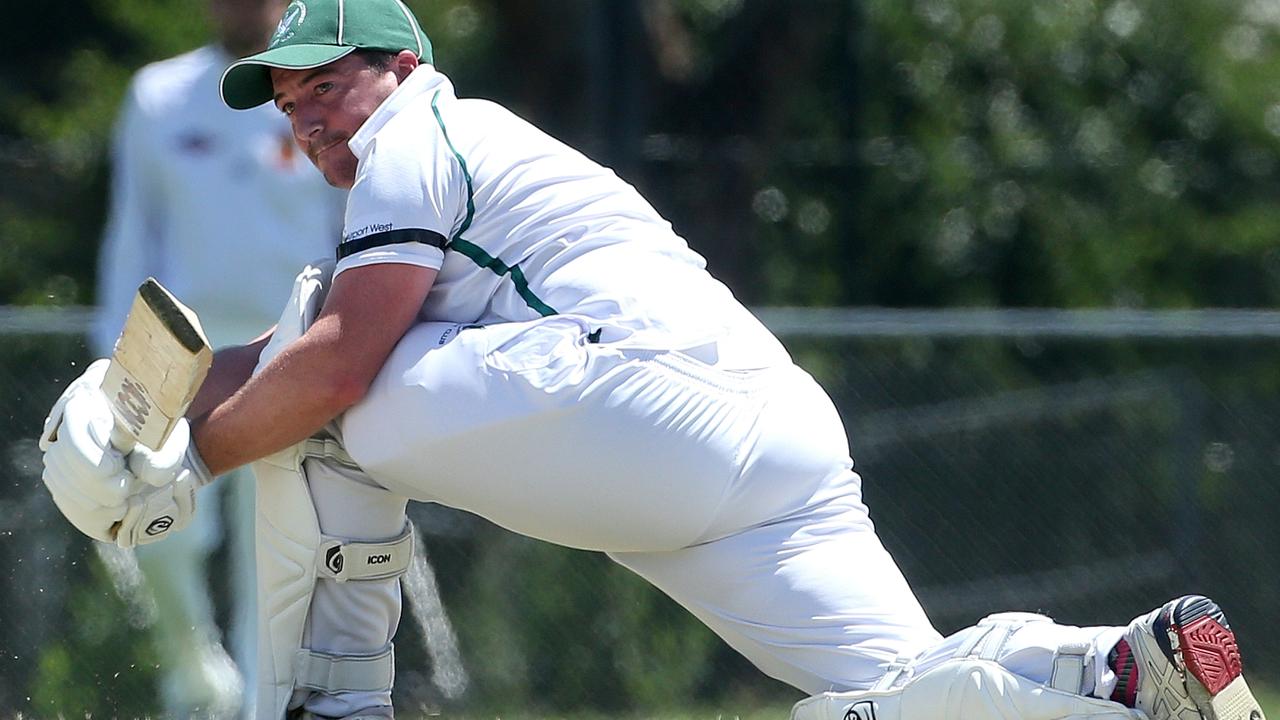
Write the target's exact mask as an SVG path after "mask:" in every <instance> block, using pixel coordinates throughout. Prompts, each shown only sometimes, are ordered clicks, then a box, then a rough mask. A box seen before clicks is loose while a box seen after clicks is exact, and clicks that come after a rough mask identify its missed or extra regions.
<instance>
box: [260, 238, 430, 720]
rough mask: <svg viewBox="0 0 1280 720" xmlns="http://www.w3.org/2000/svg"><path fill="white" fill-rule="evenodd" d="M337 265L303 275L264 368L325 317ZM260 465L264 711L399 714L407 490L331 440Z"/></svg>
mask: <svg viewBox="0 0 1280 720" xmlns="http://www.w3.org/2000/svg"><path fill="white" fill-rule="evenodd" d="M332 270H333V266H332V264H331V263H330V264H327V265H322V266H319V267H310V266H309V267H307V268H305V269H304V270H303V271H302V273H301V274H299V275H298V278H297V280H296V281H295V282H294V289H293V295H292V296H291V297H290V299H289V303H288V305H287V306H286V307H285V310H284V313H283V314H282V315H281V317H280V322H279V323H278V324H277V326H276V331H275V334H274V335H273V337H272V340H271V342H270V343H268V345H267V347H266V348H264V350H263V352H262V355H261V357H260V358H259V362H258V369H259V370H260V369H261V368H262V367H263V366H265V365H266V364H267V363H268V362H270V360H271V359H272V358H273V357H274V356H275V355H276V354H278V353H279V352H280V351H281V350H282V349H283V348H284V347H285V346H287V345H288V344H289V343H290V342H292V341H293V340H295V339H297V338H298V337H300V336H301V335H302V334H303V333H304V332H305V331H306V329H307V328H308V327H309V326H310V325H311V323H312V322H313V321H314V320H315V317H316V316H317V315H318V314H319V312H320V309H321V307H322V305H323V301H324V296H325V293H326V289H327V285H328V283H329V281H330V279H331V274H332ZM253 469H254V473H255V475H256V477H257V483H256V488H257V503H256V505H257V518H256V523H255V529H256V548H257V560H258V626H259V630H258V683H257V685H258V687H257V693H256V697H257V702H256V705H257V707H256V714H257V717H259V718H275V719H277V720H283V718H285V717H286V713H288V712H289V711H290V710H294V709H299V708H301V709H302V710H303V711H305V712H312V713H316V714H318V715H323V716H329V717H346V716H351V715H354V714H358V713H372V714H373V715H380V714H387V713H389V712H390V706H391V699H390V693H391V685H392V679H393V678H394V674H395V660H394V653H393V651H392V647H391V638H392V636H393V635H394V634H395V629H396V626H397V625H398V623H399V621H400V588H399V577H400V575H401V574H403V573H404V572H405V570H406V569H407V568H408V567H409V562H410V559H411V555H412V549H413V534H412V526H411V525H409V524H408V522H407V520H406V518H405V505H406V503H407V500H406V499H405V498H403V497H399V496H395V495H393V494H391V493H389V492H387V491H386V490H384V489H382V488H380V487H378V486H376V485H375V484H373V483H372V482H370V481H369V480H368V479H367V478H366V477H365V476H364V474H363V472H362V471H361V470H360V469H359V467H358V466H356V464H355V463H354V462H353V461H352V460H351V458H350V457H349V456H348V455H347V454H346V452H345V451H344V450H343V449H342V448H341V446H340V445H339V444H338V443H337V442H336V441H333V440H330V439H322V438H313V439H311V440H307V441H305V442H303V443H299V444H298V445H295V446H293V447H291V448H287V449H285V450H282V451H281V452H279V453H276V454H274V455H272V456H270V457H268V458H264V459H263V460H260V461H258V462H256V463H254V465H253ZM388 536H390V537H388ZM384 710H385V711H386V712H383V711H384Z"/></svg>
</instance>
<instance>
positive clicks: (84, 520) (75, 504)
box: [44, 471, 127, 543]
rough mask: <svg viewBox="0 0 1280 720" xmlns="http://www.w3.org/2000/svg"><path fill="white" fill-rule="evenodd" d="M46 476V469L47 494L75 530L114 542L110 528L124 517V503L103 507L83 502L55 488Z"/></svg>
mask: <svg viewBox="0 0 1280 720" xmlns="http://www.w3.org/2000/svg"><path fill="white" fill-rule="evenodd" d="M48 476H49V473H48V472H47V471H46V472H45V474H44V478H45V485H47V486H48V487H49V494H50V495H51V496H52V497H53V504H54V505H56V506H57V507H58V511H59V512H61V513H62V515H63V517H65V518H66V519H67V520H68V521H69V522H70V523H71V524H72V525H73V526H74V527H75V528H76V529H77V530H79V531H80V532H82V533H84V534H85V535H88V536H89V537H91V538H93V539H94V540H101V541H102V542H108V543H109V542H115V536H114V533H112V531H111V528H112V527H113V526H114V525H115V523H116V522H117V521H119V520H120V519H121V518H122V517H124V515H125V512H126V510H127V506H126V505H124V504H121V505H115V506H111V507H104V506H102V505H95V504H92V503H90V504H85V503H84V502H82V500H81V498H80V497H78V496H75V495H70V494H68V493H63V492H60V491H59V490H57V489H55V488H56V484H51V483H50V482H49V477H48Z"/></svg>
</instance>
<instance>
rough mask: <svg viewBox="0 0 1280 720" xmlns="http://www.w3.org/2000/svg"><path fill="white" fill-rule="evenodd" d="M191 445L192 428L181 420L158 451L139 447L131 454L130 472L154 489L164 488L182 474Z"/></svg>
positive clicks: (183, 419)
mask: <svg viewBox="0 0 1280 720" xmlns="http://www.w3.org/2000/svg"><path fill="white" fill-rule="evenodd" d="M190 445H191V426H190V425H189V424H188V423H187V419H186V418H179V419H178V422H177V423H176V424H175V425H174V426H173V432H171V433H170V434H169V438H168V439H167V440H165V441H164V445H162V446H161V447H160V449H158V450H152V449H150V448H146V447H143V446H142V445H137V446H135V447H134V448H133V452H131V453H129V472H131V473H133V475H134V477H136V478H138V479H139V480H141V481H143V482H145V483H146V484H148V485H151V486H153V487H164V486H165V485H168V484H169V483H171V482H174V481H175V480H177V479H178V476H179V475H180V474H182V471H183V468H184V465H183V461H184V460H185V458H186V454H187V449H188V447H189V446H190Z"/></svg>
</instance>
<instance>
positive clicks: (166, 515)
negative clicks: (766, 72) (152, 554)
mask: <svg viewBox="0 0 1280 720" xmlns="http://www.w3.org/2000/svg"><path fill="white" fill-rule="evenodd" d="M197 489H199V482H198V481H197V480H196V477H195V475H194V474H193V473H191V472H190V471H187V470H183V471H182V473H181V474H180V475H179V477H178V479H177V480H175V481H173V482H171V483H169V484H167V485H165V486H163V487H147V488H145V489H144V490H143V491H142V492H140V493H138V494H136V495H133V496H131V497H130V498H129V508H128V511H127V512H126V513H125V514H124V517H123V518H122V519H121V520H120V528H119V530H118V531H117V533H116V536H115V542H116V544H117V545H119V546H120V547H122V548H131V547H133V546H135V545H146V544H147V543H153V542H156V541H158V540H163V539H165V538H167V537H169V535H170V534H172V533H175V532H177V531H179V530H181V529H183V528H185V527H186V526H187V525H188V524H189V523H190V522H191V516H192V514H194V513H195V510H196V490H197Z"/></svg>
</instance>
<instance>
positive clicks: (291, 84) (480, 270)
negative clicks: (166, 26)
mask: <svg viewBox="0 0 1280 720" xmlns="http://www.w3.org/2000/svg"><path fill="white" fill-rule="evenodd" d="M222 97H223V99H224V100H225V102H226V103H227V104H228V105H230V106H231V107H233V108H250V107H255V106H258V105H261V104H263V103H268V102H270V103H273V104H274V105H275V107H276V108H277V109H278V110H279V111H280V112H282V113H283V114H284V115H285V116H287V117H288V118H289V121H290V122H291V124H292V127H293V132H294V137H295V139H296V141H297V144H298V146H299V148H301V149H302V151H303V152H305V153H306V155H307V156H308V157H309V158H310V159H311V161H312V162H313V163H315V165H316V166H317V167H318V168H319V169H320V170H321V171H322V172H323V174H324V176H325V178H326V179H327V180H328V181H329V182H330V183H331V184H333V185H335V186H337V187H340V188H347V189H349V191H350V192H349V195H348V199H347V206H346V214H345V228H344V234H343V238H342V241H341V242H340V243H338V244H337V248H336V252H335V258H334V261H335V262H334V264H328V265H318V266H314V267H309V268H307V269H306V270H304V271H303V273H302V274H301V275H299V276H298V278H297V280H296V282H295V285H294V293H293V297H292V298H291V300H290V302H289V305H288V306H287V307H286V309H285V311H284V314H283V315H282V317H281V318H280V321H279V323H278V325H277V326H276V327H275V328H274V329H273V331H272V332H271V333H269V334H267V335H264V336H263V337H262V338H261V339H259V340H258V341H256V342H254V343H251V344H249V345H246V346H242V347H237V348H230V349H226V350H223V351H221V352H220V353H219V354H218V355H217V356H216V358H215V360H214V364H213V369H212V370H211V371H210V374H209V379H208V380H207V381H206V382H205V384H204V386H203V387H202V388H201V391H200V394H199V396H197V398H196V400H195V403H194V404H193V405H192V407H191V409H190V411H189V412H188V418H189V419H190V422H189V425H188V426H186V427H185V428H184V431H180V432H174V433H173V435H172V436H171V437H170V439H169V440H168V442H167V443H165V445H164V446H163V447H162V448H160V449H159V450H154V451H153V450H148V449H146V448H144V447H139V448H137V449H135V450H133V451H132V452H131V453H129V454H127V455H126V454H122V453H120V452H119V451H118V450H116V449H114V448H113V447H112V446H111V445H110V444H109V443H108V442H107V441H106V440H105V438H107V437H108V436H109V431H110V427H111V422H112V421H111V415H110V411H109V409H108V407H107V403H106V401H105V399H104V398H103V397H102V396H101V395H102V393H101V391H100V390H98V382H97V379H96V377H95V376H94V373H95V372H101V365H102V363H99V364H97V365H95V367H93V368H91V369H90V370H89V371H88V372H87V373H86V377H85V378H82V379H81V380H80V381H77V382H76V383H73V384H72V386H71V387H70V388H69V389H68V390H67V392H66V393H65V394H64V396H63V398H62V399H60V400H59V402H58V404H57V405H55V407H54V410H53V412H52V413H51V414H50V416H49V418H48V420H47V421H46V425H45V430H44V434H43V437H42V448H43V449H44V451H45V468H46V469H45V474H44V480H45V483H46V484H47V485H48V487H49V489H50V492H51V493H52V494H53V496H54V499H55V501H57V503H58V506H59V507H60V508H62V510H63V512H64V514H65V515H66V516H67V518H68V519H69V520H70V521H71V522H72V523H73V524H74V525H75V526H76V527H77V528H79V529H80V530H82V531H83V532H85V533H86V534H88V535H90V536H93V537H97V538H100V539H104V540H112V541H115V542H118V543H120V544H125V545H127V544H132V543H136V542H145V541H149V540H151V539H153V538H152V537H151V536H148V535H147V534H146V533H144V532H139V530H138V529H139V528H148V527H152V523H153V521H154V519H155V518H154V516H155V513H157V512H176V514H178V515H181V514H182V513H183V512H185V511H186V510H185V508H187V507H189V506H190V504H191V503H190V502H189V500H190V499H191V497H192V496H193V495H194V491H193V490H192V488H194V487H198V486H199V485H200V481H199V479H200V478H203V477H206V476H207V475H208V474H209V473H222V472H225V471H226V470H228V469H230V468H233V467H236V466H239V465H242V464H245V463H250V462H252V463H254V469H255V473H256V475H257V478H258V484H257V493H258V518H257V533H258V534H257V541H258V570H259V592H260V597H259V606H260V623H259V627H260V635H261V636H260V643H259V646H260V659H259V663H258V665H259V677H258V678H257V685H258V702H257V708H258V712H259V717H262V718H268V719H271V720H278V719H279V718H286V717H290V718H293V717H303V718H345V719H353V718H390V717H392V716H393V710H392V703H391V685H392V680H393V678H394V674H395V666H394V662H395V661H394V656H393V649H392V645H391V639H392V637H393V635H394V634H395V630H396V625H397V623H398V622H399V618H400V610H401V607H400V593H399V584H398V583H399V577H400V575H401V574H402V573H403V572H404V570H405V568H406V567H407V566H408V561H409V553H410V552H411V548H412V537H411V530H410V528H409V525H408V524H407V523H406V518H405V508H406V504H407V503H408V501H410V500H414V501H420V502H436V503H441V504H444V505H447V506H450V507H455V508H459V509H462V510H466V511H469V512H472V513H476V514H478V515H481V516H483V517H486V518H488V519H489V520H491V521H493V522H494V523H496V524H498V525H500V526H502V527H505V528H507V529H509V530H512V531H514V532H518V533H522V534H524V535H527V536H530V537H534V538H539V539H542V540H545V541H547V542H552V543H557V544H560V545H565V546H568V547H574V548H583V549H588V550H598V551H602V552H605V553H607V554H608V555H609V557H611V558H612V559H613V560H614V561H616V562H618V563H619V564H621V565H623V566H624V567H627V568H629V569H630V570H632V571H633V572H635V573H637V574H638V575H640V576H641V577H643V578H645V579H646V580H647V581H649V582H650V583H652V584H653V585H654V586H656V587H658V588H659V589H661V590H662V591H663V592H664V593H666V594H667V595H669V596H670V597H672V598H673V599H675V600H676V601H677V602H679V603H680V604H681V605H682V606H684V607H685V608H687V609H688V610H689V612H691V613H693V614H694V615H695V616H697V617H698V618H699V619H700V620H701V621H702V622H704V623H706V625H707V626H708V627H710V628H711V629H712V630H713V631H715V632H716V633H717V634H718V635H719V636H720V637H721V638H723V639H724V640H725V642H727V643H728V644H729V645H730V646H732V647H733V648H735V649H736V650H737V651H738V652H740V653H742V654H743V655H744V656H745V657H747V658H748V659H749V660H750V661H751V662H752V663H754V664H755V666H756V667H758V668H759V669H760V670H761V671H762V672H764V673H767V674H768V675H770V676H772V677H774V678H777V679H779V680H781V681H783V682H786V683H789V684H791V685H792V686H794V687H796V688H798V689H800V690H801V691H803V692H804V693H806V694H808V695H810V697H809V698H808V699H805V700H802V701H801V702H800V703H798V704H797V705H796V707H795V708H794V710H793V718H795V719H796V720H851V719H858V720H866V719H870V718H876V719H877V720H917V719H921V718H956V719H963V720H988V719H990V720H996V719H997V718H999V719H1012V718H1026V719H1029V720H1052V719H1056V718H1080V719H1083V718H1097V719H1099V720H1133V719H1135V718H1143V717H1147V718H1152V719H1154V720H1193V719H1195V718H1208V719H1210V720H1261V718H1262V713H1261V710H1260V709H1259V707H1258V704H1257V702H1256V701H1255V699H1254V697H1253V695H1252V694H1251V692H1250V690H1249V688H1248V685H1247V684H1246V683H1245V681H1244V678H1243V676H1242V674H1241V664H1240V655H1239V651H1238V649H1237V646H1236V639H1235V635H1234V632H1233V630H1232V629H1231V627H1230V626H1229V624H1228V623H1227V620H1226V618H1225V617H1224V615H1223V612H1222V610H1221V608H1220V607H1219V606H1218V605H1217V604H1216V603H1214V602H1213V601H1211V600H1209V599H1207V598H1204V597H1199V596H1186V597H1182V598H1179V599H1176V600H1173V601H1171V602H1168V603H1166V604H1165V605H1163V606H1161V607H1159V608H1156V609H1155V610H1153V611H1152V612H1150V613H1149V614H1146V615H1144V616H1141V617H1139V618H1137V619H1135V620H1134V621H1133V622H1132V623H1130V624H1129V625H1128V626H1127V627H1110V626H1097V627H1073V626H1064V625H1058V624H1056V623H1054V622H1053V621H1051V620H1050V619H1049V618H1047V617H1044V616H1041V615H1035V614H1029V613H999V614H995V615H991V616H989V617H987V618H986V619H984V620H982V621H981V622H979V623H978V624H977V625H975V626H973V627H971V628H967V629H964V630H962V631H960V632H958V633H956V634H954V635H951V636H949V637H945V638H944V637H941V636H940V635H939V633H938V632H937V631H936V630H935V629H934V627H933V626H932V625H931V624H930V622H929V620H928V618H927V617H926V616H925V614H924V612H923V611H922V609H921V607H920V604H919V603H918V602H917V600H916V598H915V596H914V594H913V593H912V591H911V588H910V587H909V586H908V585H907V583H906V581H905V579H904V578H903V576H902V573H901V572H900V571H899V569H898V567H897V565H896V564H895V563H894V561H893V559H892V558H891V557H890V556H889V554H888V553H887V552H886V551H885V549H884V547H883V546H882V545H881V543H880V540H879V538H878V537H877V536H876V532H875V528H874V526H873V524H872V522H871V520H870V518H869V515H868V510H867V507H866V505H865V504H864V503H863V501H862V493H861V478H860V477H859V476H858V475H857V474H856V473H855V472H854V471H853V462H852V460H851V459H850V454H849V449H848V446H847V440H846V434H845V430H844V427H843V425H842V423H841V421H840V418H839V417H838V415H837V413H836V410H835V408H834V406H833V404H832V403H831V401H830V399H829V398H828V397H827V395H826V393H825V392H824V391H823V390H822V388H820V387H819V386H818V384H817V383H816V382H815V381H814V380H813V378H812V377H810V376H809V375H808V374H807V373H805V372H804V371H803V370H801V369H800V368H799V367H797V366H796V365H795V364H794V363H793V362H792V360H791V358H790V357H789V355H788V354H787V352H786V350H785V349H784V348H783V347H782V345H781V344H780V343H779V342H778V341H777V340H776V339H775V338H774V337H773V336H772V335H771V334H770V333H769V332H768V331H767V330H766V329H765V328H764V327H763V326H762V325H761V324H760V323H759V322H758V321H757V320H756V319H755V318H754V317H753V316H752V315H751V314H750V313H749V312H748V311H747V310H746V309H745V308H744V307H743V306H742V305H741V304H740V303H738V302H737V300H735V299H734V297H733V295H732V294H731V293H730V291H729V290H728V289H727V288H726V287H725V286H724V285H722V284H721V283H719V282H718V281H716V280H715V279H714V278H713V277H712V276H711V275H710V274H708V273H707V270H706V268H705V263H704V261H703V259H702V258H701V257H700V256H698V255H697V254H695V253H694V252H692V251H691V250H690V249H689V247H688V246H687V244H686V243H685V241H684V240H683V239H682V238H680V237H679V236H678V235H676V234H675V232H674V231H673V230H672V228H671V226H670V224H669V223H667V222H666V221H665V220H663V219H662V218H661V217H660V216H659V215H658V214H657V213H656V212H655V211H654V210H653V208H652V207H651V206H650V205H649V204H648V203H647V202H646V201H645V200H644V199H643V198H642V197H641V196H640V195H639V194H638V193H637V192H636V191H635V189H634V188H632V187H631V186H630V185H628V184H627V183H625V182H623V181H622V180H620V179H619V178H618V177H617V176H616V175H615V174H614V173H613V172H611V171H610V170H608V169H606V168H604V167H601V166H600V165H598V164H596V163H594V162H592V161H591V160H589V159H588V158H586V157H584V156H583V155H582V154H580V153H578V152H576V151H575V150H573V149H571V148H569V147H566V146H565V145H563V144H561V143H559V142H557V141H556V140H554V139H552V138H551V137H549V136H547V135H546V134H544V133H542V132H541V131H539V130H538V129H537V128H535V127H533V126H532V125H530V124H528V123H527V122H525V121H523V120H521V119H520V118H519V117H517V116H515V115H513V114H512V113H511V112H509V111H508V110H506V109H505V108H503V107H501V106H499V105H497V104H494V103H492V102H487V101H484V100H473V99H459V98H458V97H457V96H456V95H455V93H454V89H453V86H452V84H451V83H450V81H449V79H448V78H447V77H445V76H444V75H442V74H441V73H440V72H438V71H437V70H436V69H435V68H434V67H433V66H432V53H431V45H430V42H429V41H428V39H427V37H426V35H425V34H424V33H423V31H422V29H421V27H420V26H419V23H418V21H417V19H416V18H415V17H414V16H413V14H412V13H411V12H410V11H409V9H408V8H406V7H405V6H404V5H403V4H402V3H401V2H399V0H293V2H292V3H291V4H290V5H289V6H288V8H287V9H286V11H285V13H284V16H283V18H282V19H281V21H280V25H279V27H278V29H277V30H276V33H275V36H274V37H273V39H272V41H271V43H270V45H269V47H268V49H267V50H266V51H264V52H261V53H258V54H256V55H253V56H250V57H247V58H244V59H242V60H240V61H238V62H236V63H234V64H232V65H231V66H230V67H229V68H228V69H227V71H226V73H225V74H224V75H223V78H222ZM279 242H289V238H288V237H281V238H280V239H279ZM231 269H232V268H228V270H229V271H231ZM193 478H194V479H195V480H194V481H193ZM175 497H176V498H177V499H175V500H173V501H172V502H169V501H168V500H169V499H170V498H175ZM182 524H183V523H182V519H181V518H179V519H178V521H177V522H174V523H172V526H171V527H170V528H169V529H167V530H166V531H165V532H163V533H160V536H163V535H167V534H169V533H170V532H176V531H178V529H179V528H180V527H181V526H182ZM117 525H118V527H117Z"/></svg>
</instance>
